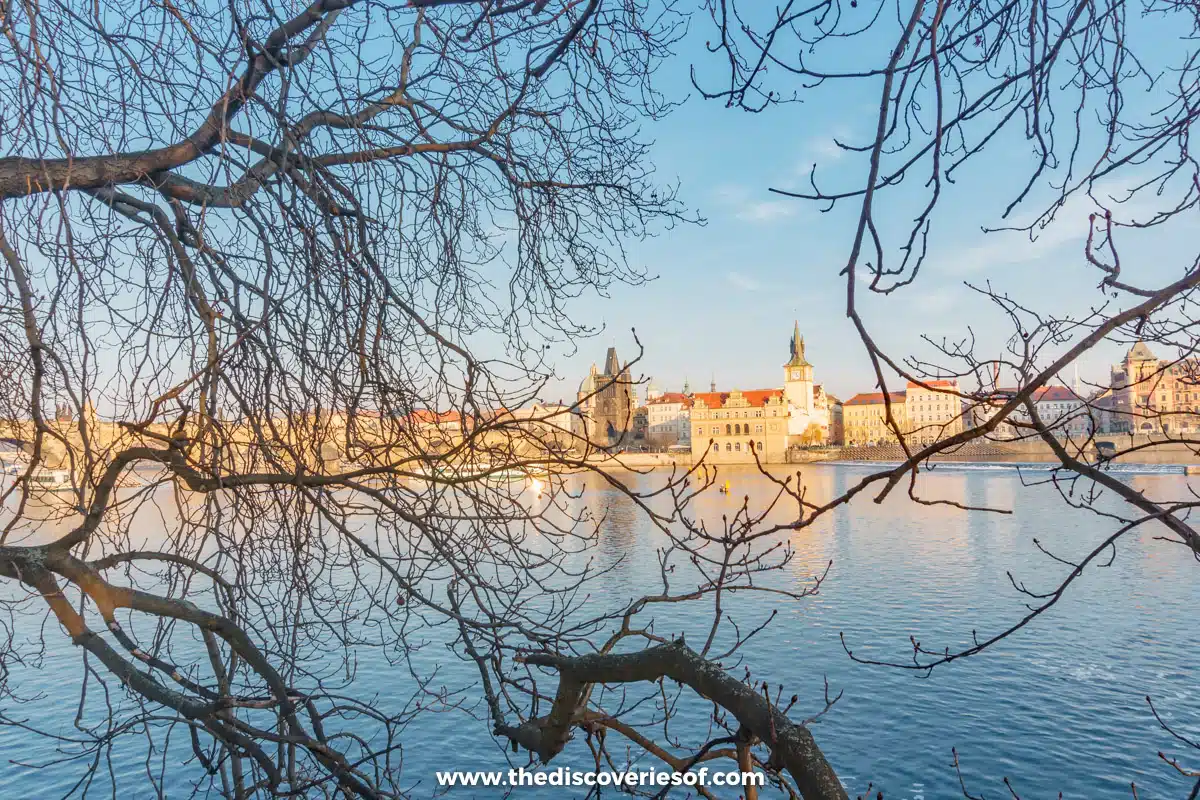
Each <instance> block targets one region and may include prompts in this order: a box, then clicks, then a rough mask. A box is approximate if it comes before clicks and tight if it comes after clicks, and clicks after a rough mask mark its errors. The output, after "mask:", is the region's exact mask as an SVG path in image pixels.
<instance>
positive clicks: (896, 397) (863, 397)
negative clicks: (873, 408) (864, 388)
mask: <svg viewBox="0 0 1200 800" xmlns="http://www.w3.org/2000/svg"><path fill="white" fill-rule="evenodd" d="M889 394H890V398H889V399H890V400H891V401H892V402H893V403H903V402H904V397H905V395H904V392H890V393H889ZM876 404H878V405H883V392H866V393H864V394H856V395H854V397H851V398H850V399H849V400H847V401H846V402H844V403H842V405H844V406H869V405H876Z"/></svg>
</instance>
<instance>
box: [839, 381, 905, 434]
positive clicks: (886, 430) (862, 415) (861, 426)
mask: <svg viewBox="0 0 1200 800" xmlns="http://www.w3.org/2000/svg"><path fill="white" fill-rule="evenodd" d="M889 403H890V404H891V411H892V419H893V420H894V421H895V423H896V425H897V426H899V428H900V430H901V432H907V431H908V414H907V404H906V403H905V395H904V392H891V393H890V394H889V395H888V398H887V399H886V400H885V399H884V396H883V392H867V393H863V394H856V395H854V397H851V398H850V399H849V400H847V401H846V402H845V403H843V404H842V425H843V427H844V429H845V433H844V441H845V443H846V444H847V445H851V446H862V445H868V444H882V443H885V442H895V441H897V437H896V432H895V431H894V430H893V429H892V428H891V427H890V426H889V425H888V424H887V410H888V408H887V407H888V404H889Z"/></svg>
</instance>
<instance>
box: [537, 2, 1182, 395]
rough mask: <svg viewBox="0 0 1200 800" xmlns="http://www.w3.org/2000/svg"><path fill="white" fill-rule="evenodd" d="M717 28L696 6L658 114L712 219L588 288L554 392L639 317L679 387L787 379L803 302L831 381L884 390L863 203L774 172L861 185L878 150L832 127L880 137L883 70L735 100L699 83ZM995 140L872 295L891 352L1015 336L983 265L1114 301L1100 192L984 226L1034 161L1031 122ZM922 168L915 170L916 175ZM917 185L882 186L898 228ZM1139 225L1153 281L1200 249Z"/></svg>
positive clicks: (657, 363) (837, 390)
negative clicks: (1096, 221) (922, 248)
mask: <svg viewBox="0 0 1200 800" xmlns="http://www.w3.org/2000/svg"><path fill="white" fill-rule="evenodd" d="M708 24H709V25H711V23H708ZM709 35H711V29H710V28H708V27H706V21H705V20H703V19H700V20H697V21H696V23H695V24H694V26H693V33H692V34H691V38H690V40H689V41H688V42H686V43H685V45H684V46H683V47H682V48H681V49H682V52H681V57H680V58H678V59H676V60H675V61H673V62H671V63H669V64H667V65H666V67H665V68H664V70H663V74H662V76H661V77H662V82H661V83H660V86H661V87H662V88H663V90H664V91H665V92H667V94H668V95H669V96H671V97H673V98H675V99H682V98H685V97H686V98H687V99H686V101H685V102H684V103H683V105H682V107H681V108H680V109H678V110H677V111H676V112H674V113H673V114H672V115H670V116H669V117H667V118H666V119H665V120H663V121H661V122H658V123H655V124H653V125H650V126H648V127H647V129H646V131H647V133H648V134H649V135H650V136H651V137H652V138H653V139H654V140H655V147H654V151H653V152H654V159H655V164H656V167H657V170H658V174H659V177H660V179H661V180H662V181H663V182H664V183H678V185H679V187H680V195H681V198H682V199H683V201H684V202H685V203H686V204H687V205H688V206H689V207H691V208H693V209H695V210H696V211H698V212H699V214H700V215H701V216H703V217H704V218H705V219H706V224H704V225H698V226H684V227H682V228H677V229H676V230H674V231H672V232H671V233H669V234H667V235H665V236H662V237H659V238H656V239H652V240H650V241H647V242H644V243H639V244H637V245H634V246H633V247H632V248H631V250H630V252H631V259H632V260H633V261H634V263H636V264H638V265H640V266H642V267H643V268H644V269H645V270H646V271H647V272H649V273H650V274H652V275H655V276H657V277H656V279H655V280H653V281H652V282H650V283H649V284H647V285H643V286H639V287H614V288H613V289H612V291H611V293H610V294H611V297H609V298H587V299H585V300H581V301H580V302H579V305H578V306H577V313H579V314H581V315H582V316H583V318H584V319H586V320H587V321H588V322H591V323H594V324H602V325H603V326H604V328H605V330H604V331H603V332H602V333H600V334H599V335H597V336H596V337H594V338H592V339H590V340H584V341H578V342H574V343H573V344H574V346H575V348H576V350H577V352H575V353H573V354H572V353H568V352H560V353H559V354H558V355H557V358H556V359H554V362H553V363H554V364H555V367H556V369H557V372H558V375H559V380H558V381H556V382H555V383H552V384H551V385H550V386H549V387H547V390H546V392H545V397H544V399H546V400H551V401H553V400H556V399H559V398H562V399H568V400H569V399H573V396H574V392H575V390H576V387H577V385H578V383H579V381H580V379H581V378H582V377H583V376H584V375H586V374H587V371H588V368H589V366H590V365H591V363H592V362H596V363H597V364H598V365H600V366H601V367H602V366H603V363H604V355H605V351H606V349H607V348H608V347H610V346H615V347H616V348H617V350H618V353H619V354H620V356H621V357H622V358H630V357H632V356H633V355H634V354H635V353H636V350H637V348H636V345H635V343H634V339H633V336H632V334H631V332H630V331H631V329H636V331H637V337H638V339H639V340H640V342H641V343H642V345H643V347H644V348H645V353H644V356H643V359H642V362H641V363H640V364H638V365H637V367H636V368H635V370H634V375H635V378H636V377H641V378H645V379H650V378H652V379H653V382H654V384H655V385H656V386H657V387H658V388H660V389H663V390H667V391H679V390H681V389H682V387H683V384H684V381H685V379H686V380H688V381H690V385H691V389H692V390H693V391H707V390H708V384H709V382H710V380H715V382H716V385H717V388H718V389H719V390H721V391H728V390H729V389H732V388H740V389H752V388H765V387H772V386H778V385H781V383H782V375H783V371H782V365H783V363H784V362H785V361H786V360H787V358H788V342H789V339H790V337H791V333H792V329H793V320H799V323H800V330H801V333H802V334H803V335H804V337H805V343H806V348H807V357H808V360H809V361H810V362H812V364H813V365H814V367H815V380H816V381H817V382H818V383H822V384H824V385H825V386H826V388H827V389H828V390H829V391H831V392H832V393H833V394H834V395H836V396H838V397H839V398H842V399H843V400H844V399H847V398H849V397H850V396H852V395H854V394H855V393H857V392H869V391H873V390H874V383H875V380H874V374H873V372H872V370H871V367H870V364H869V362H868V360H867V358H866V354H865V350H864V347H863V345H862V344H861V342H860V341H859V340H858V337H857V335H856V333H855V331H854V329H853V327H852V325H851V323H850V321H849V320H848V319H847V318H846V308H845V292H846V288H845V279H844V278H843V277H841V276H839V274H838V273H839V272H840V271H841V269H842V268H843V267H844V266H845V264H846V260H847V257H848V254H849V248H850V245H851V242H852V234H853V222H854V221H855V220H856V218H857V213H858V207H857V206H855V205H853V204H851V203H847V204H845V205H844V206H842V205H839V206H838V207H837V208H836V209H835V210H834V211H833V212H831V213H827V214H826V213H821V212H820V211H819V210H818V209H817V208H815V207H813V206H812V205H811V204H808V203H806V202H805V201H802V200H797V199H792V198H788V197H784V196H781V195H777V194H772V193H771V192H770V191H769V188H770V187H778V188H785V189H786V188H789V187H799V186H800V185H801V184H802V183H803V182H804V181H805V180H806V178H807V175H808V173H809V170H810V168H811V167H812V166H813V164H814V163H815V164H816V165H817V173H816V174H817V178H818V182H819V183H820V185H821V186H822V188H832V187H847V188H848V187H852V186H857V185H861V184H862V183H863V182H864V178H865V175H866V174H867V169H868V164H867V161H866V160H865V157H864V156H863V155H861V154H856V153H847V152H845V151H843V150H840V149H839V148H837V147H836V146H835V145H834V144H833V139H834V137H837V138H839V139H841V140H842V141H847V142H849V143H852V144H865V143H866V141H867V137H866V136H865V134H866V133H867V132H869V131H872V130H873V128H874V125H875V122H876V114H877V110H876V109H877V104H878V99H877V98H878V92H879V91H880V89H881V86H882V81H881V80H879V81H873V82H869V83H867V82H859V83H858V84H857V86H855V87H853V88H850V87H849V86H848V84H841V85H839V86H828V87H821V89H819V90H817V91H816V92H813V93H810V94H808V95H807V96H806V100H805V102H803V103H799V104H790V105H783V106H777V107H774V108H772V109H769V110H768V111H766V112H764V113H761V114H750V113H746V112H744V111H740V110H736V109H727V108H725V106H724V104H723V103H721V102H719V101H705V100H703V99H702V98H700V97H698V96H697V93H696V92H695V91H694V90H693V89H692V87H691V85H690V81H689V79H688V70H689V67H690V66H691V65H692V64H696V65H697V67H698V68H699V69H700V71H701V73H702V74H704V73H705V72H707V74H708V75H710V76H713V77H714V78H717V77H720V75H721V73H720V72H719V68H720V64H719V62H714V61H713V60H712V59H713V58H714V57H713V56H709V55H707V54H705V53H704V52H703V48H702V44H703V42H702V39H703V38H704V37H705V36H709ZM706 67H707V69H705V68H706ZM1143 94H1146V93H1144V92H1143ZM1161 99H1162V98H1161V97H1156V96H1154V95H1153V94H1149V95H1147V96H1145V97H1141V98H1138V97H1137V96H1136V94H1135V96H1133V98H1132V99H1130V100H1128V101H1127V102H1131V103H1136V102H1141V103H1143V104H1146V107H1147V108H1149V107H1150V104H1154V103H1157V102H1159V101H1160V100H1161ZM984 156H985V157H982V158H978V159H976V160H975V161H974V162H972V163H971V164H970V165H969V167H968V168H967V169H966V170H964V171H963V172H962V174H960V175H959V176H958V181H957V183H956V184H955V185H953V186H947V187H946V190H945V192H944V195H943V197H944V199H943V201H942V205H941V208H940V211H939V212H938V213H937V214H936V215H935V217H934V234H933V236H932V237H931V252H930V256H929V259H928V261H927V264H926V266H925V267H923V268H922V271H921V273H920V275H919V276H918V279H917V280H916V281H915V283H914V284H913V285H911V286H908V287H906V288H904V289H902V290H900V291H898V292H897V293H895V294H894V295H892V296H890V297H888V298H887V299H881V298H877V297H876V298H870V299H869V300H867V301H864V305H862V306H861V307H860V311H861V312H862V313H863V315H864V318H865V322H866V324H867V326H868V328H869V329H870V331H871V332H872V335H873V336H874V337H875V339H876V341H877V342H880V343H881V344H884V345H885V346H886V347H888V348H889V350H890V352H893V353H896V354H901V355H904V354H925V355H933V351H932V349H931V348H930V347H929V346H928V345H926V344H924V343H923V342H922V340H921V338H920V337H921V335H922V334H925V335H927V336H930V337H932V338H934V339H935V340H936V339H941V338H942V337H948V338H961V337H962V336H964V335H966V334H967V333H968V330H969V331H970V333H971V334H973V335H974V336H975V339H976V341H977V342H978V343H980V350H981V352H987V348H988V347H991V348H993V352H994V351H995V348H998V347H1002V346H1003V344H1004V342H1005V340H1006V339H1007V338H1008V337H1009V336H1010V335H1011V333H1012V331H1011V327H1010V326H1009V325H1008V323H1007V321H1006V319H1005V318H1004V317H1003V315H1001V314H1000V313H998V311H997V310H996V308H995V306H994V305H993V304H992V303H991V302H990V301H989V300H988V299H987V298H984V297H982V296H980V295H979V294H978V293H975V292H973V291H971V290H970V289H969V288H968V287H967V286H966V285H965V284H966V283H967V282H971V283H976V284H980V283H983V282H986V281H990V282H991V285H992V286H993V287H995V288H997V289H999V290H1001V291H1005V292H1009V293H1010V294H1011V295H1012V296H1013V297H1014V298H1016V299H1019V300H1021V301H1022V302H1025V303H1028V304H1029V305H1030V306H1031V307H1032V308H1034V309H1037V310H1039V311H1047V312H1057V313H1062V312H1063V311H1071V312H1073V313H1079V312H1083V311H1086V309H1087V308H1089V307H1090V306H1092V305H1094V304H1096V303H1097V302H1100V301H1101V297H1100V294H1099V292H1098V291H1097V288H1096V287H1097V284H1098V283H1099V280H1100V277H1101V276H1100V274H1099V272H1098V271H1097V270H1096V268H1095V267H1093V266H1091V265H1089V264H1087V262H1086V260H1085V258H1084V240H1085V238H1086V233H1087V214H1088V213H1089V212H1090V211H1091V210H1093V208H1092V206H1091V204H1090V202H1089V201H1088V200H1087V199H1086V197H1080V198H1079V199H1077V200H1073V201H1071V202H1069V203H1068V205H1067V206H1066V207H1064V208H1063V209H1062V211H1061V212H1060V214H1059V215H1058V221H1057V222H1056V223H1054V224H1052V225H1051V226H1049V227H1048V228H1046V229H1045V230H1042V231H1040V232H1039V234H1038V235H1037V236H1036V237H1035V240H1033V241H1031V240H1030V236H1029V235H1028V234H1026V233H1019V232H999V233H991V234H985V233H983V231H982V228H983V226H991V227H996V226H999V225H1001V224H1002V222H1001V220H1000V218H999V213H1000V212H1001V211H1002V210H1003V208H1004V206H1005V205H1006V204H1007V203H1008V202H1009V201H1010V200H1011V198H1012V197H1013V196H1014V194H1015V191H1016V189H1017V188H1018V186H1019V181H1020V180H1023V179H1024V178H1025V176H1026V175H1028V170H1029V169H1030V168H1031V166H1032V164H1033V162H1032V160H1031V158H1032V151H1031V147H1030V145H1029V144H1028V143H1027V142H1025V141H1024V140H1023V138H1022V137H1019V136H1017V137H1008V138H1007V139H998V140H997V141H996V142H994V143H993V145H991V146H989V148H988V150H987V151H985V153H984ZM1138 177H1140V176H1136V175H1130V176H1126V177H1123V178H1122V179H1120V180H1118V181H1113V182H1111V183H1110V184H1106V185H1105V186H1104V187H1102V192H1103V191H1111V193H1113V194H1115V193H1116V192H1117V191H1118V190H1119V189H1121V188H1122V186H1130V185H1133V182H1134V180H1135V179H1137V178H1138ZM923 180H924V178H923V177H917V178H915V179H914V181H913V182H914V183H916V184H917V187H916V188H919V184H921V183H923ZM902 191H905V190H901V192H902ZM901 192H897V193H896V194H895V196H894V197H893V199H892V200H890V201H888V200H885V201H884V202H885V204H886V203H889V202H890V203H891V205H890V206H889V205H885V206H884V210H883V212H882V213H883V217H882V218H884V219H886V220H888V221H890V222H891V223H894V224H895V225H896V226H897V228H896V230H897V231H899V229H900V227H899V226H903V225H905V224H907V223H908V222H909V221H910V220H911V219H912V218H913V217H914V216H915V208H916V206H915V205H913V203H914V202H915V200H914V199H913V196H909V197H908V198H907V199H906V198H905V196H904V195H903V194H902V193H901ZM1041 196H1042V197H1043V198H1044V197H1047V196H1048V195H1045V194H1043V195H1041ZM1137 202H1138V201H1135V202H1134V203H1133V204H1131V205H1130V207H1129V208H1126V209H1125V212H1126V213H1128V214H1129V215H1131V216H1132V217H1134V218H1138V217H1139V216H1144V213H1142V212H1144V211H1145V209H1146V208H1149V206H1146V207H1145V208H1142V209H1139V208H1138V207H1137ZM906 203H907V205H906ZM1041 211H1042V207H1041V206H1038V205H1037V204H1036V203H1031V204H1029V205H1028V206H1022V207H1019V208H1018V209H1017V211H1016V212H1015V213H1014V216H1013V218H1012V220H1013V221H1015V222H1018V223H1020V222H1025V221H1031V220H1033V219H1035V218H1036V217H1037V215H1038V214H1039V213H1040V212H1041ZM1010 224H1011V222H1010ZM905 230H906V229H905ZM1131 235H1132V234H1131ZM1141 235H1142V236H1143V241H1146V242H1149V243H1150V246H1149V247H1148V248H1146V249H1144V250H1143V251H1142V252H1140V253H1139V254H1138V255H1140V256H1142V257H1141V258H1139V259H1132V258H1126V259H1125V261H1124V262H1123V264H1124V266H1125V269H1126V272H1125V273H1124V275H1125V276H1128V277H1130V278H1131V280H1134V279H1137V280H1142V281H1144V282H1145V283H1149V284H1153V283H1154V282H1155V281H1156V280H1159V279H1162V278H1170V277H1176V276H1178V275H1179V274H1181V273H1182V271H1183V269H1184V268H1185V267H1186V266H1187V265H1189V264H1190V263H1191V259H1192V258H1193V257H1194V252H1193V251H1190V250H1188V249H1187V247H1186V239H1187V237H1186V236H1185V235H1184V234H1183V233H1182V232H1181V231H1179V230H1176V231H1174V232H1171V231H1166V232H1164V231H1162V230H1159V231H1156V232H1154V233H1153V234H1141ZM899 243H900V242H899V241H897V240H896V238H895V237H894V236H893V237H892V245H893V247H892V250H891V252H889V253H888V257H889V258H895V255H894V252H895V247H896V246H897V245H898V244H899ZM858 294H859V296H860V297H862V296H863V294H864V293H863V292H859V293H858ZM1123 350H1124V347H1122V346H1118V345H1116V344H1113V345H1111V346H1105V347H1102V348H1100V349H1098V350H1096V351H1093V352H1092V353H1091V354H1089V355H1088V356H1087V357H1086V358H1085V359H1083V361H1082V362H1081V363H1080V364H1079V365H1078V367H1079V374H1080V377H1081V378H1082V379H1083V380H1084V381H1086V382H1091V383H1100V382H1103V381H1104V380H1106V379H1107V375H1108V370H1109V366H1110V364H1111V363H1112V362H1115V361H1117V360H1119V358H1120V357H1121V356H1122V355H1123ZM1064 378H1065V379H1067V380H1069V379H1070V376H1064ZM901 388H902V387H901ZM642 394H643V396H644V390H643V392H642Z"/></svg>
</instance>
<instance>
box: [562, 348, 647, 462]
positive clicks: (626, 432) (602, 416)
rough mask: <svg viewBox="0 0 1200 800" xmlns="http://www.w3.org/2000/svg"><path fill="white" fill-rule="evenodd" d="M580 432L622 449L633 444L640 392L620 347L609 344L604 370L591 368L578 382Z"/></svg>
mask: <svg viewBox="0 0 1200 800" xmlns="http://www.w3.org/2000/svg"><path fill="white" fill-rule="evenodd" d="M576 401H577V404H578V408H579V417H578V423H577V425H578V428H579V430H578V435H579V436H581V437H583V438H584V439H586V440H587V441H588V442H589V443H590V444H591V445H592V446H593V447H600V448H604V449H619V448H621V447H625V446H628V445H630V444H632V440H633V427H634V419H633V415H634V411H635V409H636V408H637V395H636V392H635V387H634V385H633V380H632V379H631V378H630V377H629V367H628V365H622V364H621V363H620V361H618V359H617V349H616V348H615V347H610V348H608V354H607V356H606V357H605V359H604V371H603V372H600V371H599V370H597V369H596V365H595V364H592V369H591V371H590V372H589V373H588V376H587V377H586V378H584V379H583V382H582V383H580V384H579V393H578V395H577V397H576Z"/></svg>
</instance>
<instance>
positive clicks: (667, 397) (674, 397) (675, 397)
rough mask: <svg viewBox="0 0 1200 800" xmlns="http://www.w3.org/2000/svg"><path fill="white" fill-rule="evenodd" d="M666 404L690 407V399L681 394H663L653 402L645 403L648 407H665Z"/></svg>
mask: <svg viewBox="0 0 1200 800" xmlns="http://www.w3.org/2000/svg"><path fill="white" fill-rule="evenodd" d="M668 403H682V404H683V405H684V406H690V405H691V404H692V399H691V398H690V397H688V396H687V395H686V394H683V393H681V392H663V393H662V394H661V395H659V396H658V397H655V398H654V399H653V400H647V401H646V405H648V406H655V405H666V404H668Z"/></svg>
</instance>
